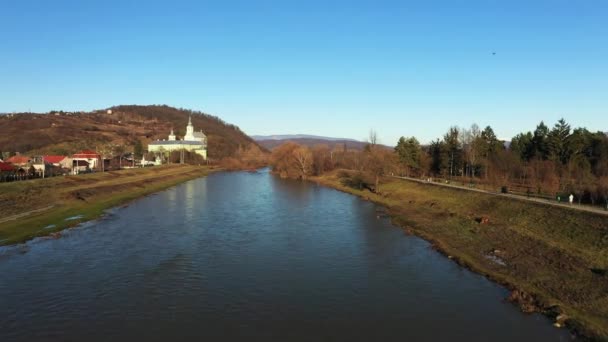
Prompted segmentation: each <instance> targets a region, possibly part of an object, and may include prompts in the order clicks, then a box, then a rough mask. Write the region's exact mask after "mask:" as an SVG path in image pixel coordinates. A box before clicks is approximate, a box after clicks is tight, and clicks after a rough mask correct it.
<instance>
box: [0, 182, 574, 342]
mask: <svg viewBox="0 0 608 342" xmlns="http://www.w3.org/2000/svg"><path fill="white" fill-rule="evenodd" d="M379 209H380V208H379V207H378V206H376V205H374V204H372V203H370V202H366V201H363V200H361V199H359V198H357V197H354V196H351V195H348V194H344V193H341V192H338V191H336V190H333V189H328V188H324V187H321V186H318V185H315V184H312V183H306V182H299V181H291V180H282V179H279V178H276V177H273V176H271V175H270V174H268V173H267V172H265V171H262V172H258V173H247V172H223V173H216V174H212V175H210V176H208V177H206V178H201V179H197V180H193V181H189V182H187V183H184V184H181V185H179V186H176V187H173V188H171V189H168V190H165V191H163V192H160V193H157V194H154V195H152V196H148V197H145V198H142V199H140V200H137V201H135V202H133V203H131V204H130V205H129V206H126V207H122V208H116V209H112V210H110V211H109V212H108V214H107V215H106V216H105V217H104V218H103V219H100V220H98V221H95V222H89V223H86V224H83V225H81V226H80V227H78V228H75V229H70V230H69V231H66V232H65V234H64V237H62V238H60V239H38V240H34V241H31V242H29V243H28V244H26V245H19V246H11V247H4V248H1V249H0V275H1V276H0V341H114V342H116V341H135V340H138V341H175V340H183V339H186V340H203V339H207V340H221V341H240V340H244V339H251V340H274V341H379V340H384V341H398V340H399V341H404V340H416V341H421V340H422V341H425V340H427V341H428V340H451V341H516V340H517V341H524V340H529V341H567V340H570V335H569V334H568V333H567V332H566V331H564V330H559V329H555V328H553V327H552V325H551V322H550V321H549V320H548V319H547V318H545V317H543V316H541V315H525V314H522V313H521V312H520V311H519V310H518V308H517V307H515V306H514V305H512V304H510V303H507V302H505V300H504V298H505V297H506V296H507V294H508V293H507V290H506V289H504V288H503V287H501V286H498V285H496V284H494V283H492V282H490V281H488V280H487V279H485V278H484V277H482V276H480V275H477V274H474V273H472V272H470V271H468V270H466V269H464V268H462V267H460V266H458V265H457V264H456V263H454V262H452V261H451V260H449V259H447V258H445V257H444V256H442V255H440V254H439V253H437V252H436V251H434V250H433V249H432V248H431V247H430V245H429V243H427V242H426V241H424V240H422V239H419V238H417V237H413V236H408V235H406V234H405V233H404V231H403V230H402V229H399V228H397V227H395V226H393V225H392V224H391V223H390V221H389V220H388V219H387V218H385V217H382V216H380V217H379V215H378V210H379Z"/></svg>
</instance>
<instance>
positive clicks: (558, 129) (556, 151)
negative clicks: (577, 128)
mask: <svg viewBox="0 0 608 342" xmlns="http://www.w3.org/2000/svg"><path fill="white" fill-rule="evenodd" d="M569 137H570V125H569V124H567V123H566V121H565V120H564V119H560V120H559V121H558V122H557V123H556V124H555V126H554V127H553V129H552V130H551V132H549V134H548V136H547V147H548V157H549V159H550V160H553V161H555V162H559V163H561V164H564V165H565V164H567V163H568V160H569V157H570V155H569V153H568V152H569V151H568V143H569Z"/></svg>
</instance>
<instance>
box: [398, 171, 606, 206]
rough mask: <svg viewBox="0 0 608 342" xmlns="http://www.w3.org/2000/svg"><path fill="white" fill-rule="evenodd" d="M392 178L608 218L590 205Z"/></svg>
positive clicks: (404, 178) (408, 178) (411, 179)
mask: <svg viewBox="0 0 608 342" xmlns="http://www.w3.org/2000/svg"><path fill="white" fill-rule="evenodd" d="M390 177H391V178H397V179H402V180H407V181H411V182H416V183H421V184H426V185H434V186H442V187H446V188H452V189H459V190H466V191H473V192H479V193H484V194H488V195H494V196H501V197H508V198H512V199H515V200H519V201H525V202H535V203H540V204H544V205H550V206H554V207H561V208H566V209H572V210H579V211H586V212H591V213H595V214H600V215H605V216H608V210H604V209H600V208H597V207H591V206H588V205H579V204H566V203H558V202H551V201H548V200H545V199H542V198H536V197H526V196H523V195H515V194H502V193H498V192H493V191H488V190H483V189H476V188H468V187H464V186H458V185H453V184H445V183H437V182H427V181H425V180H422V179H417V178H410V177H398V176H390Z"/></svg>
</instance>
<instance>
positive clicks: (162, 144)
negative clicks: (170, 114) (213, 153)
mask: <svg viewBox="0 0 608 342" xmlns="http://www.w3.org/2000/svg"><path fill="white" fill-rule="evenodd" d="M179 150H186V151H190V152H195V153H197V154H199V155H201V156H202V157H203V158H204V159H207V136H206V135H205V133H203V131H202V130H201V131H199V132H195V131H194V126H192V116H190V117H189V118H188V125H187V126H186V135H185V136H184V139H182V140H177V139H176V137H175V134H173V129H171V133H170V134H169V139H167V140H157V141H154V142H151V143H149V144H148V152H159V153H164V152H171V151H179Z"/></svg>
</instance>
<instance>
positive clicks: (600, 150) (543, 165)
mask: <svg viewBox="0 0 608 342" xmlns="http://www.w3.org/2000/svg"><path fill="white" fill-rule="evenodd" d="M271 165H272V167H273V170H274V171H275V172H276V173H278V174H280V175H281V176H283V177H290V178H307V177H310V176H320V175H323V174H324V173H326V172H328V171H332V170H335V169H344V170H350V171H355V172H357V174H358V178H359V180H360V182H359V183H358V184H359V186H367V187H369V188H370V190H372V191H380V189H379V186H380V179H381V177H382V176H385V175H399V176H406V177H416V178H425V179H429V178H431V179H435V180H437V179H441V181H447V182H462V183H463V184H469V185H471V186H486V187H491V188H497V189H501V190H502V191H508V192H516V193H523V194H527V195H529V196H538V197H546V198H549V197H550V198H556V197H557V196H561V197H562V198H565V196H566V195H569V194H573V195H574V196H575V198H576V200H577V201H578V202H581V203H582V202H585V203H590V204H599V203H606V202H608V136H607V135H606V133H604V132H599V131H598V132H591V131H589V130H587V129H586V128H575V129H572V128H571V126H570V125H569V124H568V123H567V122H566V121H565V120H564V119H560V120H559V121H558V122H557V123H555V124H554V125H553V127H551V128H549V127H548V126H547V125H546V124H545V123H544V122H540V123H539V124H538V125H537V126H536V129H535V130H534V131H530V132H524V133H520V134H517V135H516V136H515V137H513V138H512V139H511V141H501V140H499V139H498V138H497V136H496V134H495V133H494V130H493V129H492V127H490V126H487V127H485V128H483V129H481V128H480V127H479V126H477V125H476V124H473V125H471V126H470V127H468V128H461V127H456V126H453V127H450V128H449V129H448V131H447V132H446V133H445V134H444V135H443V137H441V138H438V139H435V140H433V141H432V142H431V143H430V144H428V145H422V144H421V143H420V142H419V140H418V139H417V138H416V137H401V138H400V139H399V140H398V141H397V144H396V146H395V147H394V149H390V148H387V147H386V146H382V145H379V144H378V141H377V134H376V133H375V132H373V131H372V132H370V137H369V139H368V144H367V145H366V147H365V149H364V150H363V151H355V150H347V149H346V148H345V147H344V148H342V149H340V148H334V149H329V148H328V147H327V146H326V145H317V146H314V147H312V148H309V147H306V146H300V145H297V144H295V143H286V144H283V145H281V146H279V147H277V148H275V149H274V150H273V152H272V156H271Z"/></svg>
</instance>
